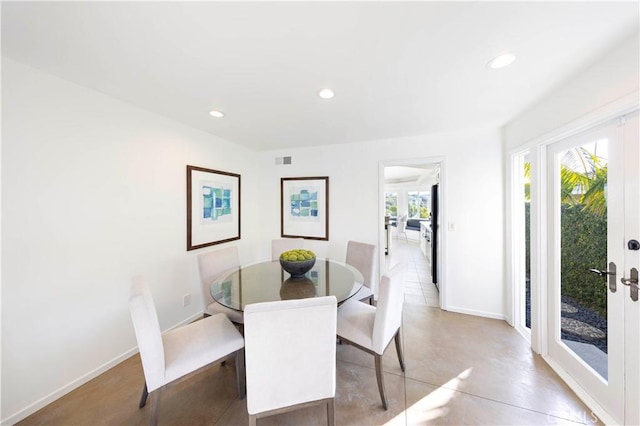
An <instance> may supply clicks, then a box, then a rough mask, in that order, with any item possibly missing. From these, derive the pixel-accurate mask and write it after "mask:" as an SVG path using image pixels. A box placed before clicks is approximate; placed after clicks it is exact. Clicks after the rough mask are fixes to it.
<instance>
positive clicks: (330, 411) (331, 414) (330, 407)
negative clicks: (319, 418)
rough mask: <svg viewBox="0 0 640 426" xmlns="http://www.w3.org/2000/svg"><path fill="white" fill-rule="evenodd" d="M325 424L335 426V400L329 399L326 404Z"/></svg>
mask: <svg viewBox="0 0 640 426" xmlns="http://www.w3.org/2000/svg"><path fill="white" fill-rule="evenodd" d="M327 424H328V425H329V426H335V424H336V410H335V398H331V399H330V400H329V401H328V402H327Z"/></svg>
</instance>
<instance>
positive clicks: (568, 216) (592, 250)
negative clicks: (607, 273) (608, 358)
mask: <svg viewBox="0 0 640 426" xmlns="http://www.w3.org/2000/svg"><path fill="white" fill-rule="evenodd" d="M562 164H563V165H562V167H561V169H560V182H561V197H562V198H561V201H562V205H561V236H560V244H561V253H562V254H561V286H562V294H563V295H565V296H568V297H571V298H572V299H574V300H575V301H577V302H578V303H580V304H582V305H583V306H587V307H589V308H591V309H593V310H595V311H596V312H598V313H599V314H600V315H602V316H603V317H604V318H606V317H607V285H606V280H605V278H603V277H601V276H598V275H596V274H593V273H591V272H589V269H591V268H597V269H601V270H607V200H606V185H607V166H606V164H603V163H602V161H601V159H600V158H599V157H597V156H595V155H594V154H593V153H591V152H589V151H588V150H586V149H584V148H577V149H573V150H570V151H568V152H567V153H566V154H565V155H564V157H563V159H562Z"/></svg>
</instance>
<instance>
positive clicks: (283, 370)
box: [244, 296, 337, 414]
mask: <svg viewBox="0 0 640 426" xmlns="http://www.w3.org/2000/svg"><path fill="white" fill-rule="evenodd" d="M336 323H337V301H336V298H335V296H324V297H313V298H308V299H294V300H283V301H278V302H265V303H254V304H249V305H247V306H245V310H244V341H245V357H246V358H245V360H246V374H247V411H249V414H257V413H262V412H265V411H269V410H275V409H278V408H282V407H289V406H292V405H295V404H301V403H304V402H310V401H317V400H321V399H325V398H332V397H334V396H335V392H336Z"/></svg>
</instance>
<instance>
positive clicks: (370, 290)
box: [345, 241, 376, 305]
mask: <svg viewBox="0 0 640 426" xmlns="http://www.w3.org/2000/svg"><path fill="white" fill-rule="evenodd" d="M345 263H347V264H348V265H351V266H353V267H354V268H356V269H357V270H358V271H360V273H361V274H362V277H363V278H364V282H363V286H362V288H361V289H360V291H359V292H358V294H356V296H355V297H356V298H357V299H358V300H363V301H364V300H366V301H368V302H369V304H370V305H373V302H374V300H375V291H376V288H375V280H374V274H375V263H376V246H375V245H373V244H366V243H360V242H358V241H349V242H347V257H346V260H345Z"/></svg>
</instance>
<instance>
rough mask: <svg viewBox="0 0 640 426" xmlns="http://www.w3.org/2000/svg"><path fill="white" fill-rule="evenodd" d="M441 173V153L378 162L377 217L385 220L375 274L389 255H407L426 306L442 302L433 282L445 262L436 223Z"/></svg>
mask: <svg viewBox="0 0 640 426" xmlns="http://www.w3.org/2000/svg"><path fill="white" fill-rule="evenodd" d="M442 177H443V159H442V158H422V159H408V160H398V161H387V162H380V169H379V178H380V200H381V202H380V216H381V218H380V223H384V224H385V226H384V229H382V232H381V236H380V244H379V247H380V248H381V250H380V267H379V270H380V275H382V274H383V273H384V271H385V270H386V269H387V267H388V266H389V263H390V261H391V259H393V261H394V262H397V261H398V260H399V259H401V260H403V261H406V262H407V263H408V266H409V267H410V268H413V269H415V271H413V270H409V271H408V272H409V274H408V276H410V277H412V278H411V279H412V280H413V281H415V282H416V283H419V285H418V284H416V290H415V291H416V292H418V291H419V290H418V289H419V288H420V286H422V291H423V296H424V297H425V299H426V301H427V303H428V304H429V305H430V306H442V302H443V298H444V291H439V288H438V287H439V286H440V287H441V286H442V284H441V283H443V282H444V271H443V266H442V265H444V264H445V263H444V260H443V255H444V250H443V247H444V235H442V234H443V232H441V227H440V226H439V224H440V223H443V220H442V218H443V217H444V212H445V209H444V202H443V199H444V186H443V184H444V182H443V178H442ZM434 188H435V189H434ZM434 202H436V203H435V204H434ZM402 221H403V222H402ZM401 222H402V223H401ZM434 229H435V233H434V232H433V230H434ZM387 230H388V231H387ZM403 257H404V259H403ZM416 297H417V295H416Z"/></svg>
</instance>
